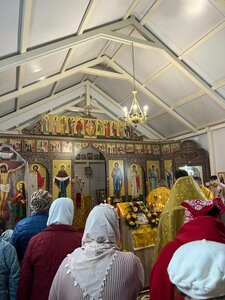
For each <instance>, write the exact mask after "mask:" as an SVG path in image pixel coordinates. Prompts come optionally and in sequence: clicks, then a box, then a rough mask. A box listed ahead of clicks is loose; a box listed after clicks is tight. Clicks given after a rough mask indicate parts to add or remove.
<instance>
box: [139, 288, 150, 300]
mask: <svg viewBox="0 0 225 300" xmlns="http://www.w3.org/2000/svg"><path fill="white" fill-rule="evenodd" d="M149 299H150V297H149V290H146V291H143V292H141V294H140V295H139V297H138V300H149Z"/></svg>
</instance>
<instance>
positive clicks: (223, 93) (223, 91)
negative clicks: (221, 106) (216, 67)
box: [216, 86, 225, 99]
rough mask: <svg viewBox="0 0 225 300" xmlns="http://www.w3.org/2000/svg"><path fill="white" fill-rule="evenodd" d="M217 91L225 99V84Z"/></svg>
mask: <svg viewBox="0 0 225 300" xmlns="http://www.w3.org/2000/svg"><path fill="white" fill-rule="evenodd" d="M216 91H217V93H219V94H220V95H221V96H222V97H224V99H225V86H222V87H221V88H219V89H218V90H216Z"/></svg>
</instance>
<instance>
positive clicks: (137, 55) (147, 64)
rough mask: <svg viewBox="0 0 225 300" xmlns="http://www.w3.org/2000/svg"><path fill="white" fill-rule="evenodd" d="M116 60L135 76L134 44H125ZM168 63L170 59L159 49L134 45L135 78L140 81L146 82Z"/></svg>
mask: <svg viewBox="0 0 225 300" xmlns="http://www.w3.org/2000/svg"><path fill="white" fill-rule="evenodd" d="M115 61H116V63H117V64H118V65H120V66H121V67H122V68H123V69H124V70H125V71H127V72H128V73H129V74H130V75H132V76H133V63H132V46H125V47H124V48H123V50H122V51H121V53H120V56H119V57H118V58H117V59H116V60H115ZM143 62H144V63H143ZM167 64H168V60H167V59H166V58H165V56H164V55H163V54H162V53H160V52H159V51H157V50H154V49H150V50H146V49H143V48H138V47H134V66H135V78H136V79H137V80H138V81H139V82H141V83H144V82H145V81H146V80H147V79H149V78H150V77H151V76H152V75H154V74H155V73H156V72H157V71H159V70H160V69H161V68H163V67H164V66H166V65H167Z"/></svg>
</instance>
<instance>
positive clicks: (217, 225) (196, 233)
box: [149, 216, 225, 300]
mask: <svg viewBox="0 0 225 300" xmlns="http://www.w3.org/2000/svg"><path fill="white" fill-rule="evenodd" d="M202 239H206V240H209V241H214V242H219V243H224V244H225V226H224V224H223V223H222V222H221V221H219V220H217V219H216V218H214V217H211V216H201V217H196V218H195V219H194V220H192V221H190V222H188V223H186V224H184V225H183V226H182V227H181V229H180V230H179V232H178V234H177V236H176V238H175V239H174V240H173V241H171V242H169V243H168V244H167V245H166V246H164V247H163V249H162V251H161V252H160V255H159V257H158V259H157V260H156V263H155V264H154V266H153V268H152V271H151V274H150V281H149V290H150V296H151V300H182V299H184V298H183V297H182V296H180V295H177V293H175V288H174V285H173V284H172V283H171V282H170V280H169V275H168V273H167V267H168V265H169V262H170V260H171V258H172V256H173V254H174V252H175V251H176V250H177V249H178V248H179V247H180V246H182V245H184V244H186V243H189V242H193V241H197V240H202ZM199 259H201V257H199ZM181 267H182V266H181Z"/></svg>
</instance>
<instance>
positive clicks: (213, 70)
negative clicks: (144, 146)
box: [0, 0, 225, 140]
mask: <svg viewBox="0 0 225 300" xmlns="http://www.w3.org/2000/svg"><path fill="white" fill-rule="evenodd" d="M18 26H19V27H18ZM109 31H112V35H114V37H113V42H111V41H110V40H107V39H104V38H102V37H99V33H101V32H102V33H106V34H107V33H108V34H110V32H109ZM114 31H115V32H114ZM123 37H124V39H123ZM0 38H1V45H0V57H2V58H1V59H0V72H1V73H0V103H1V116H2V115H3V114H4V115H5V114H8V115H6V116H4V117H1V116H0V124H1V128H2V130H3V129H4V130H5V129H6V130H7V129H9V128H12V127H16V126H18V124H21V122H22V123H23V124H24V125H23V126H25V122H26V121H27V122H28V124H29V125H31V123H32V122H36V120H35V118H37V115H39V114H40V113H45V112H48V111H52V112H53V111H55V113H59V114H61V113H64V112H65V113H67V114H69V113H70V111H68V109H69V108H70V105H72V104H73V105H74V108H73V110H76V106H84V107H85V106H87V105H88V104H89V101H88V99H89V97H87V98H85V97H82V96H83V95H84V94H85V93H86V92H87V91H89V92H90V95H91V97H93V99H94V100H96V101H97V102H98V104H99V106H98V109H99V107H100V108H101V107H102V109H103V110H107V111H108V117H107V119H108V118H109V119H116V118H117V117H118V116H119V118H121V119H123V111H122V107H124V106H125V105H126V106H127V107H128V109H129V108H130V105H131V101H132V94H131V92H132V90H133V83H132V76H133V68H132V67H133V65H132V55H131V53H132V51H131V50H132V46H131V44H132V40H133V41H135V39H140V43H139V44H138V45H137V44H136V46H135V47H134V51H135V53H134V54H135V64H134V66H135V78H136V83H135V85H136V89H137V90H138V95H137V99H138V101H139V104H140V106H141V107H143V106H144V105H148V107H149V111H148V114H149V121H148V124H147V125H146V126H138V127H137V133H138V134H139V133H140V134H142V135H143V136H144V138H145V139H152V138H155V139H156V140H158V139H162V138H163V137H165V139H171V138H173V137H176V138H177V139H178V138H179V137H180V138H183V134H185V133H188V134H189V133H190V134H196V133H198V132H201V131H198V130H201V129H202V128H204V127H205V126H207V127H209V128H210V129H211V126H213V125H215V124H217V125H218V126H224V124H225V117H224V116H225V60H224V53H225V1H224V0H179V1H178V0H123V1H121V0H110V1H106V0H66V1H65V0H48V1H46V0H32V1H31V0H25V1H24V0H18V1H10V0H0ZM147 41H154V42H155V45H158V46H159V47H160V49H161V50H160V49H157V48H154V47H151V48H150V47H146V45H147V44H148V42H147ZM149 44H150V43H149ZM73 46H74V48H73ZM28 47H29V48H28ZM71 47H72V48H71ZM163 48H164V50H165V52H164V51H163ZM59 51H61V52H59ZM19 52H21V53H19ZM177 53H179V55H180V54H182V55H181V56H179V57H178V54H177ZM3 56H4V57H3ZM181 59H182V61H180V60H181ZM75 66H78V67H77V68H76V69H74V70H73V69H72V68H73V67H75ZM82 68H85V69H82ZM6 70H7V71H6ZM65 70H66V71H65ZM76 71H77V72H78V73H75V72H76ZM119 73H121V74H119ZM129 75H130V76H129ZM34 83H35V84H34ZM199 86H200V88H199ZM211 86H212V87H211ZM88 94H89V93H88ZM203 94H204V96H203ZM107 95H108V96H107ZM87 96H88V95H87ZM18 97H19V99H18ZM200 97H201V98H200ZM14 99H16V100H14ZM40 99H44V100H41V101H39V100H40ZM74 99H76V101H74ZM17 100H18V101H17ZM94 100H92V104H93V103H94ZM80 101H82V102H80ZM117 102H118V103H119V104H118V103H117ZM93 105H94V104H93ZM96 105H97V104H96ZM24 106H28V107H26V108H22V109H21V107H24ZM94 107H95V106H94ZM14 109H16V112H14V113H13V114H11V113H10V112H12V111H13V110H14ZM175 109H176V111H175ZM78 110H79V108H78ZM28 112H29V113H28ZM73 113H77V111H76V112H74V111H73ZM97 113H98V111H97ZM78 114H82V115H83V113H82V110H79V113H78ZM104 115H107V113H106V112H105V111H104V114H98V115H96V116H97V117H98V118H102V117H103V118H104ZM12 116H13V118H12ZM33 118H34V119H33ZM12 124H13V125H12ZM18 130H19V127H18ZM160 133H161V135H160Z"/></svg>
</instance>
